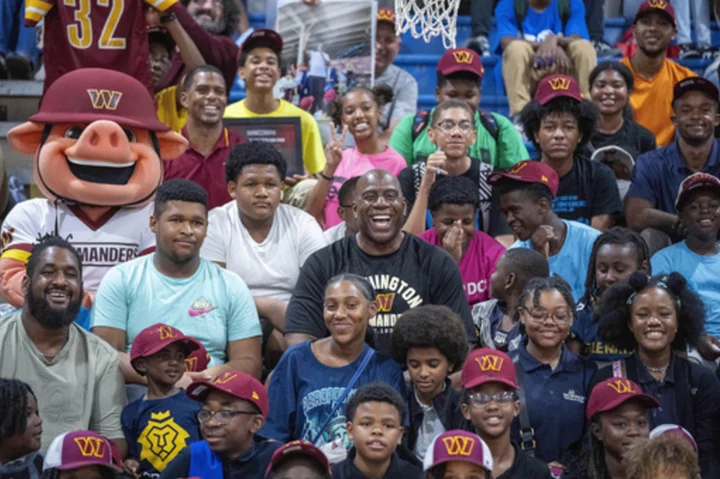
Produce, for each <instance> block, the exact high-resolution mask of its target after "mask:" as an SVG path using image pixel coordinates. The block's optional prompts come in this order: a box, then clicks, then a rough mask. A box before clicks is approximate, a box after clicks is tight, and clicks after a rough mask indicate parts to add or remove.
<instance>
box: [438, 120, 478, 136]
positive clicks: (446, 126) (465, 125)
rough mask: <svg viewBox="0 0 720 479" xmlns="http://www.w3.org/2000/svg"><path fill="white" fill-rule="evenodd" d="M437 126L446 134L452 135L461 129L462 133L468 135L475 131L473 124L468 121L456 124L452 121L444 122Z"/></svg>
mask: <svg viewBox="0 0 720 479" xmlns="http://www.w3.org/2000/svg"><path fill="white" fill-rule="evenodd" d="M435 126H436V128H440V129H441V130H442V131H444V132H445V133H450V132H451V131H453V130H454V129H455V128H460V131H462V132H463V133H467V132H469V131H470V130H472V129H473V123H472V122H471V121H467V120H464V121H461V122H460V123H455V122H454V121H452V120H443V121H441V122H440V123H438V124H437V125H435Z"/></svg>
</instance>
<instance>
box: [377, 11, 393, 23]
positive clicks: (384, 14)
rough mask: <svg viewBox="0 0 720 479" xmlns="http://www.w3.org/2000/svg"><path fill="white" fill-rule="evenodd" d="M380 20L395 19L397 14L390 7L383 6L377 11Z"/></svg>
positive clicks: (389, 20)
mask: <svg viewBox="0 0 720 479" xmlns="http://www.w3.org/2000/svg"><path fill="white" fill-rule="evenodd" d="M377 18H378V20H387V21H388V22H394V21H395V14H394V13H393V11H392V10H390V9H389V8H381V9H380V10H378V13H377Z"/></svg>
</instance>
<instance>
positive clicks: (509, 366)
mask: <svg viewBox="0 0 720 479" xmlns="http://www.w3.org/2000/svg"><path fill="white" fill-rule="evenodd" d="M461 381H462V386H463V388H465V389H472V388H474V387H476V386H480V385H481V384H485V383H491V382H494V383H502V384H505V385H507V386H510V387H511V388H515V389H520V386H518V383H517V374H516V373H515V364H513V362H512V359H510V356H508V355H507V354H505V353H504V352H502V351H498V350H497V349H492V348H480V349H476V350H474V351H473V352H471V353H470V355H469V356H468V358H467V359H466V360H465V365H464V366H463V369H462V376H461Z"/></svg>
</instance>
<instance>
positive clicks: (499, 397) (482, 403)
mask: <svg viewBox="0 0 720 479" xmlns="http://www.w3.org/2000/svg"><path fill="white" fill-rule="evenodd" d="M515 397H516V396H515V393H514V392H511V391H505V392H503V393H497V394H483V393H475V394H471V395H470V396H469V397H468V399H469V400H470V405H472V406H476V407H487V406H488V405H489V404H490V402H491V401H495V402H496V403H497V404H510V403H512V402H514V401H515Z"/></svg>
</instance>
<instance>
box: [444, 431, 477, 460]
mask: <svg viewBox="0 0 720 479" xmlns="http://www.w3.org/2000/svg"><path fill="white" fill-rule="evenodd" d="M443 444H444V445H445V450H446V451H447V453H448V454H450V455H451V456H469V455H470V454H472V451H473V448H474V447H475V439H473V438H471V437H467V436H449V437H444V438H443Z"/></svg>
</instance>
